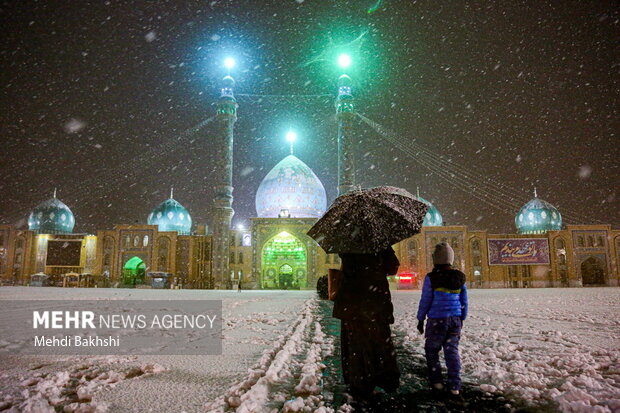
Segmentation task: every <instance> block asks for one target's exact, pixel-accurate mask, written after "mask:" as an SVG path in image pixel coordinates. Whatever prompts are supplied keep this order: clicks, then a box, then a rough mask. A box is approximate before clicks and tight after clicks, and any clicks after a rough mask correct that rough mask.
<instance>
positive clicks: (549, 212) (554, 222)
mask: <svg viewBox="0 0 620 413" xmlns="http://www.w3.org/2000/svg"><path fill="white" fill-rule="evenodd" d="M515 225H516V227H517V233H518V234H545V233H546V232H547V231H557V230H560V229H562V216H561V215H560V211H558V210H557V209H556V208H555V207H554V206H553V205H551V204H550V203H549V202H546V201H543V200H542V199H540V198H538V197H536V196H535V197H534V199H532V200H531V201H529V202H528V203H527V204H525V205H523V206H522V207H521V209H520V210H519V212H518V213H517V216H515Z"/></svg>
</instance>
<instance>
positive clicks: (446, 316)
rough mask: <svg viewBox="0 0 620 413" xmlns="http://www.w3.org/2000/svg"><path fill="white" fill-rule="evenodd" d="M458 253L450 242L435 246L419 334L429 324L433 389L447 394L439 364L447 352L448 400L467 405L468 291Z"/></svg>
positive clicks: (426, 346)
mask: <svg viewBox="0 0 620 413" xmlns="http://www.w3.org/2000/svg"><path fill="white" fill-rule="evenodd" d="M453 262H454V250H452V248H451V247H450V245H449V244H448V243H446V242H442V243H440V244H437V245H436V246H435V251H434V252H433V264H434V268H433V271H431V272H430V273H428V274H427V275H426V278H425V279H424V285H423V287H422V298H421V299H420V304H419V306H418V331H419V332H420V334H423V333H424V319H426V318H427V317H428V320H427V321H426V335H425V338H426V343H425V344H424V350H425V352H426V364H427V366H428V376H429V379H430V383H431V386H432V388H433V389H434V390H435V391H442V390H444V381H443V377H442V374H441V365H440V363H439V352H440V351H441V349H442V348H443V353H444V358H445V360H446V367H447V370H448V380H447V383H446V384H447V386H448V390H449V393H448V397H449V398H450V399H452V400H454V401H457V402H460V403H462V402H463V397H462V395H461V394H460V390H461V360H460V357H459V340H460V338H461V328H462V327H463V321H464V320H465V319H466V318H467V287H466V285H465V274H463V273H462V272H461V271H459V270H456V269H453V268H452V263H453Z"/></svg>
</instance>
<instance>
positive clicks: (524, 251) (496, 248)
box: [487, 238, 549, 265]
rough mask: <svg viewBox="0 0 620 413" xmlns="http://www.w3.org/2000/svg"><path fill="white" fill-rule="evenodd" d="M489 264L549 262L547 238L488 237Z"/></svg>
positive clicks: (539, 263) (537, 263)
mask: <svg viewBox="0 0 620 413" xmlns="http://www.w3.org/2000/svg"><path fill="white" fill-rule="evenodd" d="M487 242H488V247H489V265H541V264H549V242H548V241H547V239H546V238H502V239H488V240H487Z"/></svg>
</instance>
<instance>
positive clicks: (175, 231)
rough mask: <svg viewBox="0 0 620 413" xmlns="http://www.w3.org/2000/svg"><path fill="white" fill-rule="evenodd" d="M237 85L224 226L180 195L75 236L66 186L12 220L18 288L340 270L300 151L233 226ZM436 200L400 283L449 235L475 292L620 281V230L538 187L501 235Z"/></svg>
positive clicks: (1, 274)
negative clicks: (318, 229)
mask: <svg viewBox="0 0 620 413" xmlns="http://www.w3.org/2000/svg"><path fill="white" fill-rule="evenodd" d="M233 88H234V80H233V79H232V78H231V77H230V76H227V77H226V78H224V81H223V87H222V90H221V96H220V99H219V101H218V107H217V115H216V117H217V122H216V126H215V127H216V131H217V133H216V136H217V137H218V140H217V141H216V142H215V143H214V146H215V147H217V148H219V151H220V153H221V154H222V156H221V157H220V161H219V162H221V165H219V166H218V168H217V170H218V171H219V173H220V175H219V176H218V177H216V186H215V193H216V195H215V199H214V200H213V204H214V207H215V212H214V216H213V223H212V226H213V228H212V230H211V231H209V230H208V229H207V226H206V225H197V224H195V223H194V222H193V221H192V216H191V213H190V211H188V210H187V209H186V208H185V207H184V206H183V205H182V204H181V203H180V202H179V201H177V200H176V199H175V198H174V194H173V193H172V191H171V193H170V197H169V198H168V199H165V200H163V201H162V202H161V203H160V204H159V205H157V206H156V207H155V208H154V209H153V210H152V211H151V212H150V213H148V212H147V211H145V220H144V224H142V225H136V224H133V225H117V226H115V227H114V228H113V229H107V230H99V231H97V232H96V234H85V233H79V232H75V231H74V229H75V226H76V219H75V216H74V215H73V213H72V212H71V209H70V208H69V207H68V206H67V205H66V204H64V203H63V202H62V201H61V200H60V199H58V198H57V196H56V195H57V194H56V192H54V196H53V197H52V198H51V199H48V200H46V201H44V202H42V203H41V204H39V205H38V206H36V207H35V208H34V209H33V210H32V212H31V213H30V215H29V217H28V229H22V228H16V227H15V226H12V225H0V281H1V282H2V284H11V285H57V286H61V285H62V286H82V287H95V286H96V287H135V288H204V289H227V288H235V287H236V286H237V285H240V286H241V288H242V289H314V288H315V286H316V282H317V279H318V277H320V276H322V275H324V274H327V271H328V269H329V268H338V267H339V266H340V262H339V258H338V256H337V255H335V254H326V253H325V252H324V251H323V250H322V249H321V248H320V247H319V246H318V244H317V243H316V242H315V241H314V240H312V239H311V238H310V237H308V235H306V232H307V231H308V230H309V229H310V228H311V227H312V225H313V224H314V223H315V222H316V221H317V219H318V218H320V217H321V216H322V215H323V213H324V212H325V211H326V209H327V198H326V192H325V188H324V187H323V184H322V183H321V180H320V179H319V177H317V175H316V174H315V173H314V172H313V171H312V169H310V168H309V167H308V165H306V164H305V163H304V162H303V161H302V160H301V159H299V158H297V157H296V156H295V155H293V154H292V151H291V154H290V155H288V156H286V157H285V158H284V159H282V160H281V161H280V162H279V163H278V164H276V165H275V166H273V168H272V169H271V170H270V172H269V173H268V174H267V175H266V176H265V177H264V179H263V181H262V182H261V184H260V186H259V187H258V188H257V191H256V197H255V203H256V217H255V218H252V219H251V224H250V227H249V228H248V229H234V228H231V225H230V224H231V218H232V215H233V213H234V211H233V209H232V204H233V203H232V200H233V198H232V191H233V188H232V133H233V125H234V122H235V121H236V108H237V103H236V100H235V98H234V95H233ZM352 110H353V101H352V96H351V87H350V79H349V78H348V77H346V75H345V76H343V77H341V79H340V83H339V91H338V97H337V100H336V113H337V119H338V157H339V162H338V184H339V185H338V192H339V193H340V194H343V193H346V192H348V191H350V190H352V189H353V188H354V184H355V175H354V173H355V167H354V159H353V157H352V151H351V150H350V146H351V128H350V122H351V116H352ZM417 197H418V199H419V200H420V201H422V202H424V203H425V204H427V205H428V207H429V208H428V211H427V213H426V216H425V218H424V222H423V227H422V231H421V232H420V233H419V234H416V235H415V236H413V237H411V238H409V239H406V240H403V241H401V242H399V243H398V244H397V245H395V246H394V249H395V251H396V254H397V256H398V258H399V260H400V263H401V265H400V269H399V274H398V275H397V276H395V277H391V278H390V282H391V285H392V286H393V288H416V287H420V286H421V283H420V281H421V279H422V277H423V276H424V275H425V274H426V272H428V271H429V270H430V269H431V268H432V258H431V251H432V249H433V247H434V245H435V244H437V243H438V242H441V241H447V242H449V243H450V244H451V245H452V247H453V249H454V251H455V262H454V266H455V267H456V268H459V269H461V270H462V271H463V272H464V273H465V274H466V275H467V283H468V286H469V287H470V288H525V287H585V286H618V285H620V276H619V271H618V268H619V265H620V231H619V230H612V228H611V225H563V223H562V216H561V214H560V211H558V210H557V208H555V207H554V206H553V205H551V204H550V203H548V202H546V201H544V200H542V199H540V198H539V197H538V196H537V194H536V193H535V194H534V198H533V199H531V200H530V201H529V202H527V203H526V204H525V205H523V206H522V208H521V209H520V210H519V211H517V212H516V215H515V230H516V231H515V233H511V234H491V233H488V232H487V231H479V230H469V229H468V228H467V227H466V226H460V225H449V226H448V225H444V221H443V218H442V215H441V213H440V211H439V210H438V209H437V208H436V207H435V206H434V205H432V204H431V203H430V202H428V201H427V200H425V199H424V198H422V197H421V196H420V194H419V193H418V194H417Z"/></svg>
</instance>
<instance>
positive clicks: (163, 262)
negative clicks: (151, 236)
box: [157, 237, 170, 271]
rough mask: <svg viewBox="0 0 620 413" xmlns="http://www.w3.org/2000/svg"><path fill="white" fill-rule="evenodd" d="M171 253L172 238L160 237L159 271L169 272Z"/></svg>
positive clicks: (158, 252) (158, 246) (158, 249)
mask: <svg viewBox="0 0 620 413" xmlns="http://www.w3.org/2000/svg"><path fill="white" fill-rule="evenodd" d="M169 251H170V238H168V237H159V239H158V240H157V270H158V271H168V255H169Z"/></svg>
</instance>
